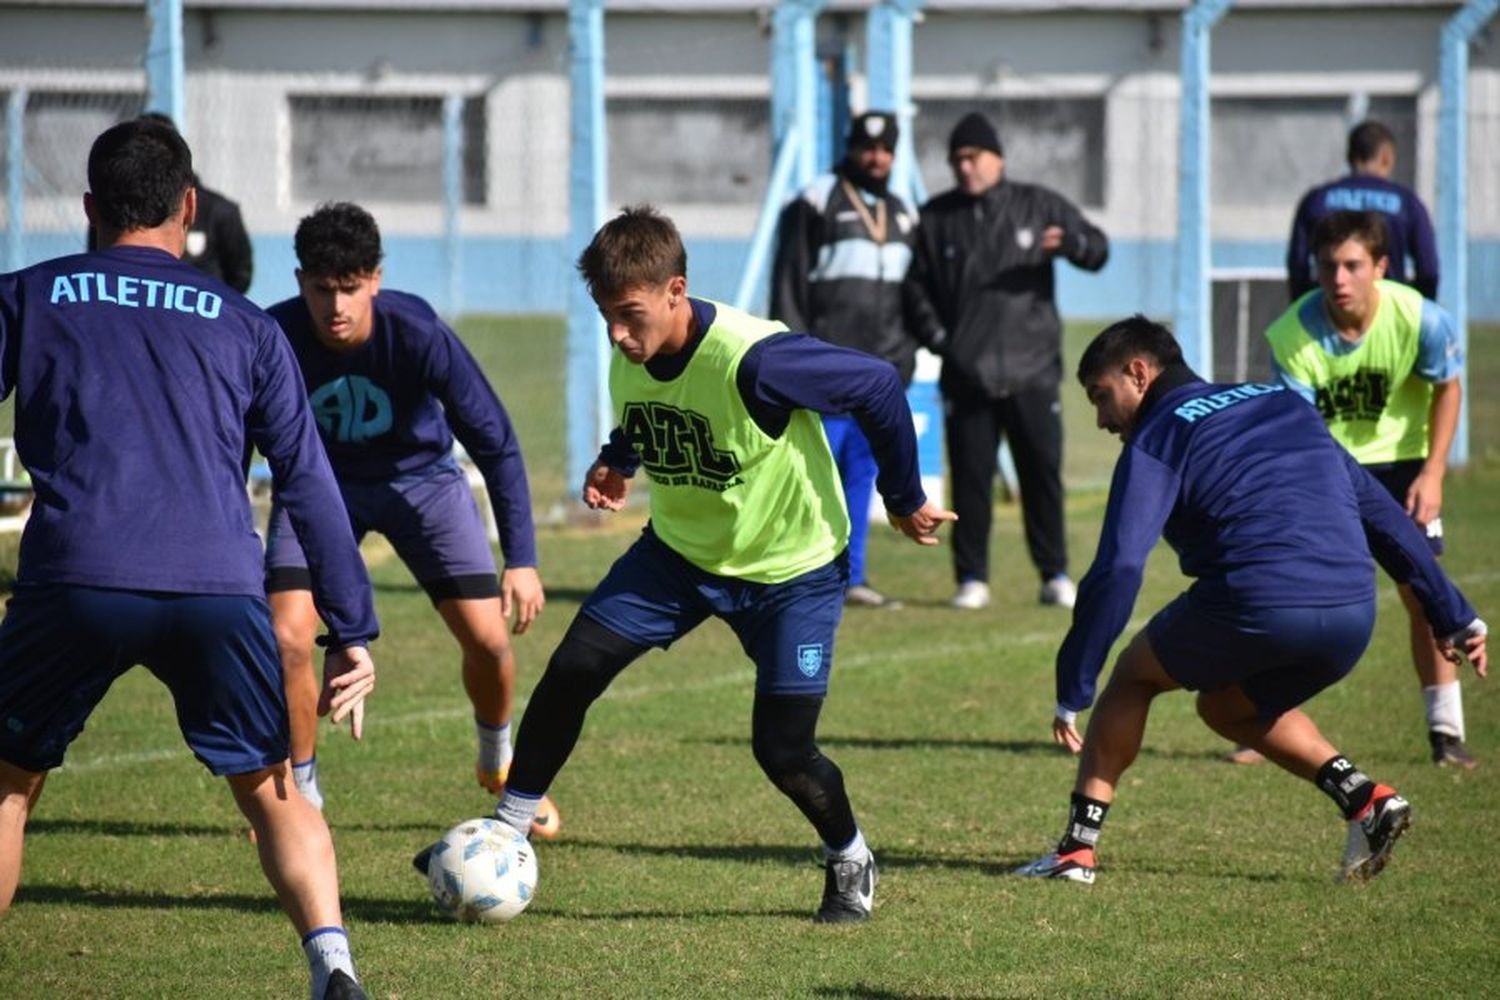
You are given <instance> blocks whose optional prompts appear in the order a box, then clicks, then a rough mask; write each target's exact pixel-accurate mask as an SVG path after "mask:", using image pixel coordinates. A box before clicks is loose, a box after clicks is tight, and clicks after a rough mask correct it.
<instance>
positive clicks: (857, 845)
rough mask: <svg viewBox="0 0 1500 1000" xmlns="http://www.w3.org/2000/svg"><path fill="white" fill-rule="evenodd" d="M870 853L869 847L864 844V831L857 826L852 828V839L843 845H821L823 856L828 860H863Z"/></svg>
mask: <svg viewBox="0 0 1500 1000" xmlns="http://www.w3.org/2000/svg"><path fill="white" fill-rule="evenodd" d="M869 853H870V848H869V846H868V845H866V844H865V834H864V831H863V830H861V829H860V828H859V827H855V828H854V839H853V840H851V841H849V843H847V844H845V845H844V846H843V847H838V848H834V847H829V846H828V845H827V844H824V845H823V857H825V858H827V859H828V860H829V861H863V860H864V859H865V858H866V857H867V856H868V855H869Z"/></svg>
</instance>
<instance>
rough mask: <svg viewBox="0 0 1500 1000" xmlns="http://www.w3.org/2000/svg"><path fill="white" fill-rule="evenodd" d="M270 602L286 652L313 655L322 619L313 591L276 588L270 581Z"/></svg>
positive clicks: (267, 602)
mask: <svg viewBox="0 0 1500 1000" xmlns="http://www.w3.org/2000/svg"><path fill="white" fill-rule="evenodd" d="M266 604H267V605H268V606H269V607H270V609H271V624H272V627H273V629H274V630H275V635H276V643H277V645H278V646H279V647H280V648H281V651H282V653H283V654H287V653H293V654H297V655H298V657H299V658H306V657H310V656H311V655H312V650H313V643H314V641H315V640H316V639H317V635H318V622H319V619H318V607H317V605H316V604H314V603H313V595H312V591H311V590H310V589H308V588H306V587H292V588H286V589H272V588H271V586H270V583H269V581H268V582H267V587H266Z"/></svg>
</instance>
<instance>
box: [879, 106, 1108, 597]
mask: <svg viewBox="0 0 1500 1000" xmlns="http://www.w3.org/2000/svg"><path fill="white" fill-rule="evenodd" d="M948 162H949V164H950V166H951V167H952V168H953V177H954V180H955V182H956V185H957V186H956V187H954V188H953V189H952V190H950V191H946V192H944V193H943V194H940V195H938V196H937V197H936V198H933V199H932V200H931V201H929V202H928V203H927V204H926V205H924V206H923V207H922V212H921V224H920V226H919V227H918V232H917V243H916V246H915V248H914V249H913V256H912V263H911V269H910V270H909V271H908V272H907V276H906V283H905V286H904V291H905V293H906V299H907V308H908V310H909V313H910V317H911V321H912V323H913V329H914V332H915V333H916V335H917V336H918V338H919V339H921V340H922V342H924V343H929V344H932V345H933V346H934V349H935V350H937V352H938V353H939V354H941V355H942V358H943V373H942V378H941V386H942V390H943V400H944V409H945V422H944V430H945V432H946V435H947V442H948V466H949V470H948V471H949V475H950V476H952V478H953V509H954V510H955V511H957V513H958V523H957V524H956V526H955V528H954V532H953V562H954V575H955V576H956V578H957V581H958V592H957V594H956V595H955V596H954V598H953V604H954V606H955V607H959V608H967V609H977V608H982V607H985V606H986V605H988V604H989V600H990V592H989V536H990V520H991V512H992V509H993V502H994V480H995V464H996V450H997V448H998V447H999V443H1000V437H1001V435H1002V434H1004V436H1005V438H1006V439H1007V440H1008V441H1009V443H1010V447H1011V452H1012V454H1013V455H1014V457H1015V462H1016V475H1017V478H1018V479H1019V480H1020V486H1021V514H1022V518H1023V521H1024V523H1025V526H1026V545H1027V547H1028V549H1029V550H1030V552H1031V559H1032V562H1034V563H1035V564H1036V567H1037V570H1038V571H1039V572H1040V574H1041V580H1042V587H1041V597H1040V599H1041V602H1042V603H1043V604H1055V605H1060V606H1062V607H1069V608H1070V607H1072V606H1073V599H1074V596H1075V591H1074V586H1073V582H1072V580H1070V579H1069V578H1068V552H1067V542H1066V537H1065V534H1064V527H1063V495H1062V406H1061V403H1060V401H1059V399H1058V384H1059V382H1060V381H1061V380H1062V323H1061V321H1060V320H1059V319H1058V316H1057V305H1056V303H1055V302H1054V300H1053V286H1054V279H1053V273H1052V260H1053V258H1054V257H1058V256H1061V257H1064V258H1065V259H1067V260H1068V261H1070V262H1071V263H1073V264H1074V265H1075V266H1077V267H1081V268H1083V269H1085V270H1088V271H1097V270H1099V269H1100V268H1101V267H1103V266H1104V262H1105V260H1106V259H1107V258H1108V256H1109V241H1108V239H1107V238H1106V237H1105V235H1104V233H1103V232H1102V231H1101V230H1100V229H1099V228H1098V227H1096V226H1094V225H1093V224H1091V223H1090V222H1089V221H1088V220H1087V219H1085V218H1084V217H1083V213H1081V212H1080V211H1079V210H1078V209H1077V208H1076V207H1075V206H1074V205H1073V204H1072V203H1070V202H1069V201H1068V200H1067V199H1066V198H1064V197H1062V196H1061V195H1059V194H1057V193H1056V192H1055V191H1051V190H1048V189H1047V188H1044V187H1040V186H1037V185H1033V184H1018V183H1016V182H1014V181H1008V180H1005V159H1004V152H1003V150H1002V148H1001V145H1000V138H999V136H998V135H997V134H996V133H995V127H994V125H992V124H991V123H990V122H989V120H988V119H986V118H985V117H984V116H983V115H981V114H979V113H978V112H974V113H971V114H969V115H967V116H965V117H964V118H963V119H962V120H961V121H959V123H958V124H957V125H956V126H955V127H954V129H953V133H952V135H951V136H950V137H949V140H948Z"/></svg>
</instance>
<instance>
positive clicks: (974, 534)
mask: <svg viewBox="0 0 1500 1000" xmlns="http://www.w3.org/2000/svg"><path fill="white" fill-rule="evenodd" d="M943 411H944V425H943V429H944V432H945V434H946V440H947V449H948V475H949V477H950V479H951V482H952V485H951V487H950V492H951V495H952V497H953V510H954V512H955V513H957V514H958V523H957V524H955V525H954V526H953V573H954V578H955V579H956V580H957V581H958V582H959V583H963V582H964V581H965V580H982V581H986V582H987V581H988V580H989V577H990V549H989V543H990V522H991V520H992V513H993V509H994V502H995V468H996V457H995V453H996V451H997V450H998V449H999V447H1000V438H1001V435H1002V434H1003V435H1004V437H1005V439H1006V440H1008V441H1009V442H1010V451H1011V455H1012V456H1013V457H1014V458H1015V462H1016V478H1017V479H1018V480H1019V481H1020V487H1021V517H1022V520H1023V522H1024V524H1025V527H1026V547H1027V549H1029V550H1030V552H1031V561H1032V562H1033V563H1035V564H1036V568H1037V570H1038V572H1039V573H1040V574H1041V578H1042V580H1044V581H1045V580H1048V579H1050V578H1052V577H1053V576H1056V575H1057V574H1059V573H1066V572H1067V570H1068V545H1067V536H1066V533H1065V529H1064V526H1063V490H1062V403H1061V402H1060V400H1059V398H1058V394H1057V387H1056V386H1050V387H1046V388H1041V389H1030V390H1026V391H1024V392H1018V393H1014V394H1012V395H1009V396H1005V397H1002V398H1000V399H991V398H989V397H987V396H959V395H952V396H947V395H945V397H944V400H943Z"/></svg>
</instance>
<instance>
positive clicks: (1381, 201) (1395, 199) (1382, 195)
mask: <svg viewBox="0 0 1500 1000" xmlns="http://www.w3.org/2000/svg"><path fill="white" fill-rule="evenodd" d="M1334 212H1379V213H1380V214H1381V215H1383V216H1385V227H1386V236H1387V239H1389V241H1390V245H1389V246H1388V247H1387V248H1386V249H1387V254H1388V256H1389V258H1390V263H1389V265H1388V266H1387V269H1386V273H1385V276H1386V277H1387V278H1390V279H1391V280H1392V281H1399V282H1401V283H1402V284H1403V285H1410V286H1411V287H1413V288H1415V289H1416V290H1417V291H1419V292H1421V293H1422V294H1423V295H1425V296H1426V297H1427V298H1429V299H1436V298H1437V292H1438V253H1437V238H1436V237H1435V236H1434V235H1433V232H1432V219H1431V218H1430V217H1429V216H1428V214H1427V208H1426V206H1425V205H1423V204H1422V199H1420V198H1418V197H1417V195H1416V192H1415V191H1413V190H1411V189H1410V188H1408V187H1406V186H1405V185H1402V184H1397V183H1396V182H1395V181H1388V180H1386V179H1385V178H1384V177H1377V176H1375V175H1374V174H1349V175H1348V176H1347V177H1340V178H1339V179H1338V180H1336V181H1329V182H1328V183H1327V184H1323V185H1321V186H1319V187H1315V188H1313V189H1312V190H1311V191H1309V192H1307V194H1305V195H1303V196H1302V200H1301V201H1300V202H1298V203H1297V214H1296V216H1295V217H1294V218H1293V220H1292V237H1291V239H1290V241H1288V243H1287V248H1286V273H1287V287H1288V290H1289V291H1290V293H1291V297H1292V299H1294V300H1295V299H1298V298H1301V297H1302V296H1303V295H1304V294H1305V293H1307V292H1310V291H1312V290H1313V289H1314V288H1316V287H1318V272H1317V262H1316V261H1315V260H1314V259H1313V245H1312V231H1313V227H1314V226H1316V225H1317V224H1318V223H1319V222H1320V221H1321V220H1322V219H1323V217H1324V216H1328V215H1332V214H1333V213H1334ZM1408 257H1410V258H1411V263H1412V266H1411V269H1410V270H1408V269H1407V266H1406V259H1407V258H1408Z"/></svg>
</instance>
